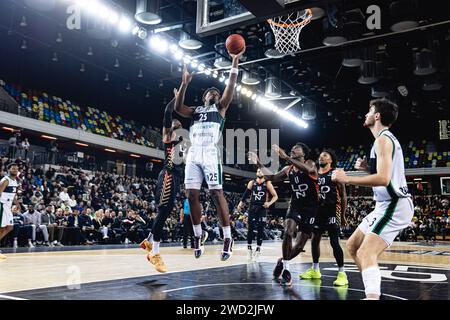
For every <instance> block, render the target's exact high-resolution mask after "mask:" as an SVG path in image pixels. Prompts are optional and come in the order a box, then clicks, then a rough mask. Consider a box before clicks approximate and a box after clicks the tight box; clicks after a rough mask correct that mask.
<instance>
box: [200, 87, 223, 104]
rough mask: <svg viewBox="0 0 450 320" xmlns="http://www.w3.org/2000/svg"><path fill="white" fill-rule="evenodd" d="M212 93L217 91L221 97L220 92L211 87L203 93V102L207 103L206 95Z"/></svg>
mask: <svg viewBox="0 0 450 320" xmlns="http://www.w3.org/2000/svg"><path fill="white" fill-rule="evenodd" d="M210 91H217V93H218V94H219V95H220V90H219V89H217V88H216V87H211V88H208V89H206V90H205V92H203V97H202V100H203V101H205V98H206V95H207V94H208V92H210Z"/></svg>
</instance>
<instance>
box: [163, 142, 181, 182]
mask: <svg viewBox="0 0 450 320" xmlns="http://www.w3.org/2000/svg"><path fill="white" fill-rule="evenodd" d="M178 143H180V141H171V142H168V143H164V169H165V170H167V171H169V172H172V173H174V174H180V175H181V174H182V173H183V165H182V164H175V163H174V162H173V161H174V156H175V149H176V146H177V144H178Z"/></svg>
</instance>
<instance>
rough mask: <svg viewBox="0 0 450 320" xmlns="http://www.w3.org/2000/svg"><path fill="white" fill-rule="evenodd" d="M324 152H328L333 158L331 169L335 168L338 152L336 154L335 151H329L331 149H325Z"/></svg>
mask: <svg viewBox="0 0 450 320" xmlns="http://www.w3.org/2000/svg"><path fill="white" fill-rule="evenodd" d="M322 152H326V153H328V154H329V155H330V157H331V167H333V168H335V167H336V158H337V157H336V152H334V150H333V149H329V148H325V149H323V150H322Z"/></svg>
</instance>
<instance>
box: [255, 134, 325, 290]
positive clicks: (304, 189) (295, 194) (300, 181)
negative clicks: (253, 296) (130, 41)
mask: <svg viewBox="0 0 450 320" xmlns="http://www.w3.org/2000/svg"><path fill="white" fill-rule="evenodd" d="M273 149H274V150H275V152H277V153H278V155H279V157H280V158H281V159H283V160H285V161H287V162H288V163H290V165H288V166H286V167H284V168H283V169H282V170H281V171H279V172H277V173H275V174H272V173H270V172H269V170H268V169H267V168H265V167H264V166H263V165H262V164H261V162H260V161H259V159H258V156H257V155H256V154H255V153H253V152H249V158H250V161H251V162H253V163H255V164H256V165H257V166H258V167H259V168H260V169H261V171H262V172H263V173H264V177H265V178H266V179H267V180H269V181H272V182H281V181H284V180H285V179H286V178H287V179H289V182H290V184H291V188H292V196H291V201H290V203H289V209H288V212H287V214H286V220H285V232H284V236H283V244H282V251H283V257H282V258H280V259H278V262H277V264H276V266H275V269H274V271H273V277H274V280H277V281H278V280H280V283H281V284H282V285H287V286H290V285H291V284H292V276H291V272H290V270H289V269H290V267H289V263H290V261H291V260H292V259H294V258H295V257H296V256H298V254H299V253H300V252H302V251H303V248H304V247H305V244H306V241H308V238H309V237H310V236H311V233H312V231H313V226H314V221H315V217H316V213H317V207H318V205H319V191H318V184H317V168H316V164H315V163H314V161H312V160H305V159H306V157H307V156H308V153H309V148H308V146H307V145H305V144H304V143H301V142H298V143H297V144H296V145H294V146H293V147H292V149H291V155H290V156H288V155H287V154H286V153H285V152H284V151H283V150H282V149H280V147H278V146H277V145H274V146H273ZM294 239H295V245H294V246H292V240H294ZM280 276H281V279H280Z"/></svg>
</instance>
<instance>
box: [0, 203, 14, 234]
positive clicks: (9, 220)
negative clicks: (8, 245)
mask: <svg viewBox="0 0 450 320" xmlns="http://www.w3.org/2000/svg"><path fill="white" fill-rule="evenodd" d="M13 225H14V221H13V214H12V211H11V207H9V206H8V205H7V204H4V203H1V202H0V228H4V227H6V226H13Z"/></svg>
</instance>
